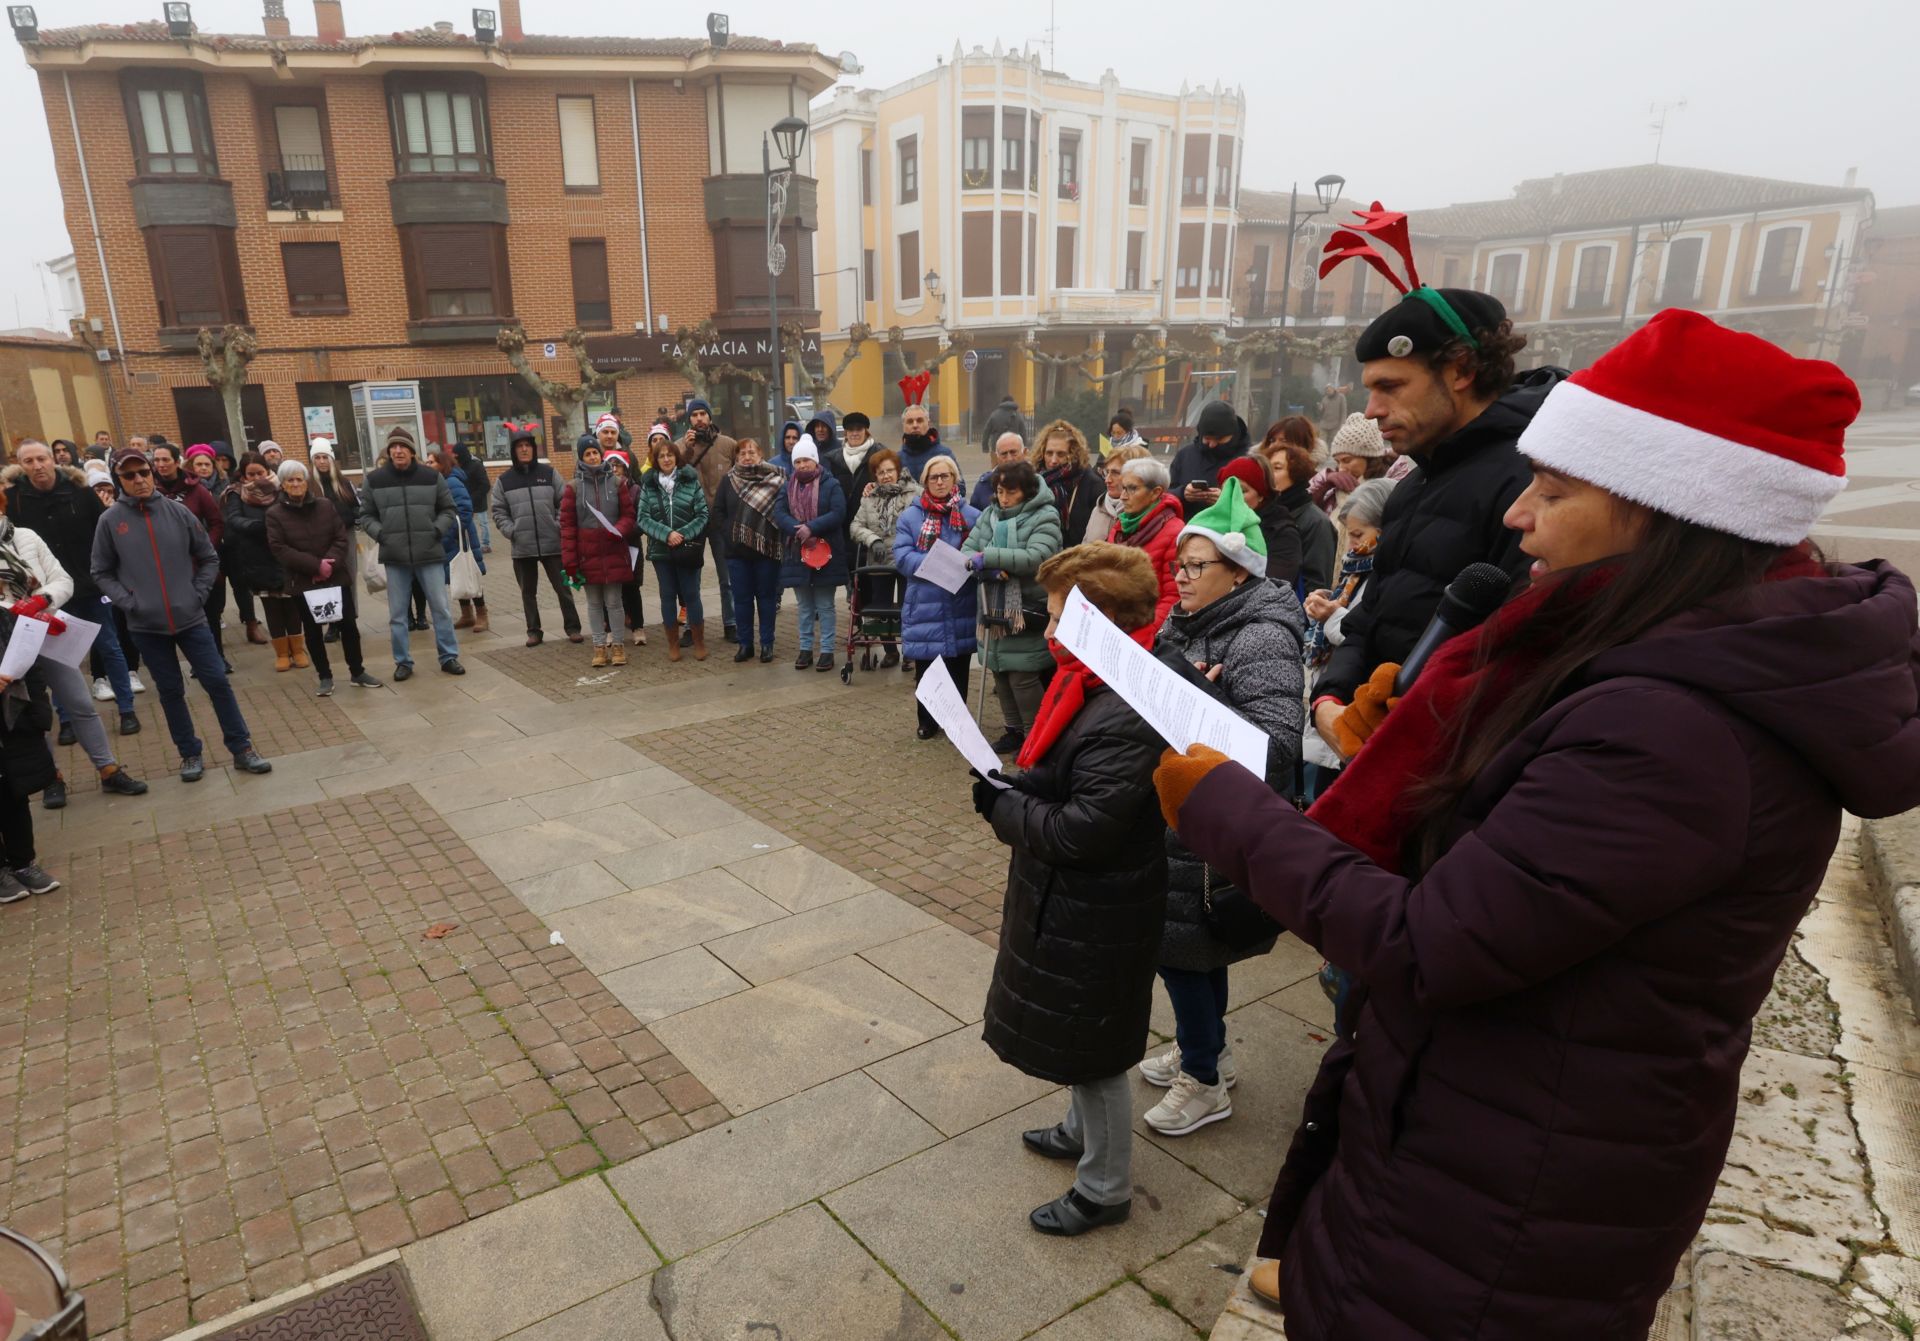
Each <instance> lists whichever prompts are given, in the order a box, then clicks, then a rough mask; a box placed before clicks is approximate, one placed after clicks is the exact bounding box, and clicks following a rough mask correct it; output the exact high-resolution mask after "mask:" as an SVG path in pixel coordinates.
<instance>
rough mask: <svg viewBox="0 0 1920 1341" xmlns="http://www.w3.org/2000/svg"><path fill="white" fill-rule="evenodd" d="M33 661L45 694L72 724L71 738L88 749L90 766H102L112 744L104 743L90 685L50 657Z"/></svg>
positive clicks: (108, 761) (109, 760)
mask: <svg viewBox="0 0 1920 1341" xmlns="http://www.w3.org/2000/svg"><path fill="white" fill-rule="evenodd" d="M35 664H37V665H38V666H39V668H40V678H41V679H43V680H45V681H46V682H47V693H48V695H49V696H51V697H52V699H53V701H54V702H55V703H57V704H58V705H59V706H60V711H61V712H64V713H65V714H66V715H67V721H68V722H70V723H72V725H73V735H74V738H75V739H76V740H78V741H79V742H80V748H81V749H83V750H85V751H86V752H87V758H88V759H90V760H92V762H93V766H94V767H95V768H105V767H106V766H107V765H108V764H111V763H113V762H114V758H113V746H111V745H109V744H108V743H107V728H106V727H105V726H104V725H102V724H101V721H100V714H99V712H98V711H97V710H96V709H95V708H94V706H93V689H92V687H91V686H89V685H88V683H87V677H86V676H84V675H82V674H81V673H80V672H79V671H77V670H75V669H74V668H73V667H72V666H67V665H63V664H62V663H60V662H58V661H55V660H54V659H53V658H52V657H42V658H40V660H39V661H38V662H37V663H35Z"/></svg>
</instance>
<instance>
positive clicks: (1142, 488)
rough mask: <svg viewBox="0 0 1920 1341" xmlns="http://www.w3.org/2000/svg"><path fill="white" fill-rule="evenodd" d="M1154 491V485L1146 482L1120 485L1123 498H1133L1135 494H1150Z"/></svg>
mask: <svg viewBox="0 0 1920 1341" xmlns="http://www.w3.org/2000/svg"><path fill="white" fill-rule="evenodd" d="M1152 492H1153V488H1152V486H1150V485H1145V484H1123V485H1121V486H1120V496H1121V497H1122V498H1132V497H1133V496H1134V495H1135V494H1150V493H1152Z"/></svg>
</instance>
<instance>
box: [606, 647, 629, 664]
mask: <svg viewBox="0 0 1920 1341" xmlns="http://www.w3.org/2000/svg"><path fill="white" fill-rule="evenodd" d="M610 650H611V651H612V653H613V664H614V665H616V666H624V665H626V664H627V645H626V644H625V643H615V644H614V645H613V646H612V648H611V649H610Z"/></svg>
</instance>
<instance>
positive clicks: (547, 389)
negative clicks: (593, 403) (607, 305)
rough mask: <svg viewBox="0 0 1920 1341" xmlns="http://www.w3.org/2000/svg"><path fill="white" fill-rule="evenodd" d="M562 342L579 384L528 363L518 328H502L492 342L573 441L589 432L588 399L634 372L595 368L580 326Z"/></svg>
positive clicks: (566, 335) (525, 340)
mask: <svg viewBox="0 0 1920 1341" xmlns="http://www.w3.org/2000/svg"><path fill="white" fill-rule="evenodd" d="M560 339H561V342H562V343H563V344H565V345H566V347H567V350H568V352H569V353H570V354H572V355H573V361H574V365H575V366H576V367H577V368H579V370H580V380H579V382H577V383H574V382H556V381H554V380H553V379H552V378H551V377H548V376H547V375H546V374H544V373H542V372H540V371H539V370H538V369H537V368H535V367H534V366H533V364H532V363H530V362H528V360H527V333H526V332H525V331H523V330H521V329H520V328H519V327H517V326H503V327H501V329H500V332H499V334H497V335H495V336H494V337H493V342H494V344H496V345H498V346H499V347H500V352H501V353H502V354H505V355H506V356H507V362H508V363H510V364H512V365H513V370H514V371H515V372H517V373H519V374H520V380H521V381H523V382H525V383H526V384H527V385H528V386H530V387H532V388H533V390H534V392H535V394H536V395H538V396H540V398H541V399H543V400H545V401H546V402H547V403H548V404H550V405H552V406H553V409H554V412H555V413H556V414H558V415H560V416H561V418H563V419H565V420H566V423H567V434H568V441H569V442H572V441H573V440H574V439H575V438H578V437H579V436H580V435H581V434H582V433H584V432H586V431H587V415H586V404H587V401H588V399H589V398H590V397H592V396H593V395H594V394H596V393H598V392H602V391H607V390H610V389H611V388H612V387H613V384H614V383H615V382H618V381H619V380H620V379H621V378H623V377H631V376H633V374H634V371H635V370H634V369H632V368H617V369H615V370H614V371H612V372H605V371H602V370H601V369H599V368H596V367H594V366H593V360H592V359H591V358H589V357H588V355H587V333H586V332H585V331H583V330H581V329H580V328H579V327H578V326H576V327H574V328H573V329H572V330H569V331H568V332H567V333H566V334H565V335H563V336H561V337H560Z"/></svg>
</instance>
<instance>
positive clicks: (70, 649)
mask: <svg viewBox="0 0 1920 1341" xmlns="http://www.w3.org/2000/svg"><path fill="white" fill-rule="evenodd" d="M39 622H40V621H38V620H35V621H34V623H36V624H37V623H39ZM60 622H61V623H62V624H65V625H66V626H67V627H66V631H65V632H63V633H51V634H49V635H48V637H47V640H46V642H45V643H44V644H42V645H41V648H40V655H41V656H43V657H45V658H47V659H48V660H49V661H57V662H59V663H60V664H61V665H63V666H72V667H75V668H76V669H77V668H78V667H79V665H80V663H81V662H83V661H85V660H86V659H87V653H88V652H89V651H90V650H92V648H93V640H94V639H95V638H97V637H99V636H100V626H99V625H98V624H95V623H93V622H91V621H90V620H85V619H81V618H79V617H78V616H77V615H70V614H67V613H66V612H65V611H62V612H61V614H60Z"/></svg>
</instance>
